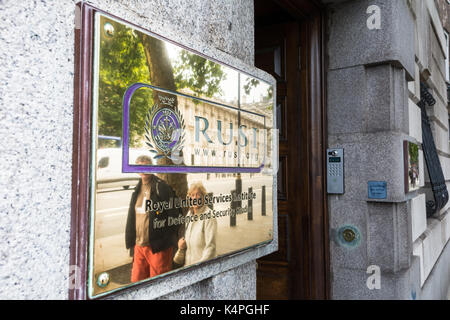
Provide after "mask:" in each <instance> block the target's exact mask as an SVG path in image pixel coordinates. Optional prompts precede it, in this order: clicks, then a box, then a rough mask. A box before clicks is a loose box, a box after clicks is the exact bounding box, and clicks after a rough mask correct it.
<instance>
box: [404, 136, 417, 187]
mask: <svg viewBox="0 0 450 320" xmlns="http://www.w3.org/2000/svg"><path fill="white" fill-rule="evenodd" d="M404 156H405V191H406V192H410V191H414V190H417V189H419V188H420V171H419V168H420V167H419V146H418V145H417V144H415V143H412V142H409V141H404Z"/></svg>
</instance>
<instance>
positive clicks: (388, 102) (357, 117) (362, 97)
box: [328, 64, 409, 134]
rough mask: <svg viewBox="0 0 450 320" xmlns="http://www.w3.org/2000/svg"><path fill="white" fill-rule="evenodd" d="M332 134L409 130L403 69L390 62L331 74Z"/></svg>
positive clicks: (329, 104) (329, 76)
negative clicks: (393, 65)
mask: <svg viewBox="0 0 450 320" xmlns="http://www.w3.org/2000/svg"><path fill="white" fill-rule="evenodd" d="M328 85H329V87H328V118H329V119H333V121H329V123H328V132H329V134H342V133H355V132H379V131H400V132H404V133H408V131H409V119H408V100H407V99H408V91H407V83H406V82H405V79H404V71H403V70H402V69H399V68H396V67H392V66H391V65H389V64H384V65H379V66H373V67H366V68H364V67H362V66H357V67H352V68H346V69H339V70H332V71H330V72H329V74H328Z"/></svg>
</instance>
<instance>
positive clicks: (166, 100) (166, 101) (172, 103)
mask: <svg viewBox="0 0 450 320" xmlns="http://www.w3.org/2000/svg"><path fill="white" fill-rule="evenodd" d="M159 101H161V103H163V104H167V105H169V106H171V107H174V106H175V97H166V96H159Z"/></svg>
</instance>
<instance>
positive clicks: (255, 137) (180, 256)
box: [89, 12, 278, 298]
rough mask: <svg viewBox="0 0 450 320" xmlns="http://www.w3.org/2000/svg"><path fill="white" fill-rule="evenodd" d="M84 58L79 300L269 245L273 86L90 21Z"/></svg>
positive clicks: (140, 34) (120, 26)
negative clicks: (88, 120)
mask: <svg viewBox="0 0 450 320" xmlns="http://www.w3.org/2000/svg"><path fill="white" fill-rule="evenodd" d="M94 56H95V57H94V87H93V88H94V90H93V115H92V117H93V129H92V132H93V135H92V145H93V150H94V152H93V156H92V160H91V164H92V165H91V177H92V181H91V206H90V221H91V226H90V244H89V246H90V250H89V254H90V256H89V296H90V297H91V298H92V297H99V296H102V295H103V294H105V293H110V292H113V291H116V290H118V289H120V288H125V287H129V286H131V285H133V284H135V283H140V282H142V281H148V280H149V279H154V278H155V277H160V276H162V275H165V274H169V273H172V272H176V271H178V270H181V269H184V268H188V267H191V266H194V265H198V264H201V263H203V262H205V261H208V260H211V259H216V258H217V257H221V256H224V255H227V254H230V253H235V252H237V251H240V250H243V249H247V248H250V247H253V246H256V245H260V244H264V243H268V242H270V241H272V235H273V210H272V208H273V203H274V201H275V200H276V198H275V199H274V198H273V194H274V193H273V192H274V190H273V183H274V175H275V173H276V168H275V167H274V166H275V165H276V164H277V161H275V162H273V159H276V152H275V153H274V152H273V151H274V150H275V144H274V142H275V141H274V138H275V139H276V138H277V137H278V136H277V135H276V134H275V132H273V130H272V129H273V125H274V108H273V106H274V98H273V93H274V91H273V87H272V85H270V84H268V83H266V82H264V81H262V80H260V79H257V78H255V77H252V76H250V75H247V74H244V73H242V72H240V71H237V70H235V69H232V68H229V67H227V66H224V65H223V64H220V63H218V62H215V61H212V60H209V59H207V58H205V57H203V56H200V55H198V54H195V53H193V52H191V51H189V50H187V49H184V48H181V47H179V46H177V45H175V44H173V43H171V42H168V41H166V40H162V39H161V38H160V37H158V36H156V35H152V34H150V33H149V32H146V31H143V30H138V29H137V28H136V27H132V26H131V25H129V24H126V23H124V22H120V21H119V20H116V19H113V18H110V17H108V16H106V15H105V14H101V13H98V12H97V13H96V16H95V37H94ZM275 191H276V190H275Z"/></svg>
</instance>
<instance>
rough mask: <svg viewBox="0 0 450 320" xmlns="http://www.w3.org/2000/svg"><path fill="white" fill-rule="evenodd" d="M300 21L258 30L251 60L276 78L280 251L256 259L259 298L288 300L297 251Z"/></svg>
mask: <svg viewBox="0 0 450 320" xmlns="http://www.w3.org/2000/svg"><path fill="white" fill-rule="evenodd" d="M299 34H300V33H299V24H298V23H297V22H290V23H285V24H277V25H271V26H268V27H264V28H257V29H256V31H255V36H256V37H255V39H256V41H255V48H256V50H255V64H256V66H257V67H258V68H261V69H263V70H265V71H267V72H269V73H270V74H272V75H273V76H274V77H275V78H276V79H277V92H276V97H277V114H278V122H277V126H278V129H279V130H280V132H279V135H280V140H279V146H280V148H279V170H278V238H279V250H278V252H275V253H273V254H271V255H269V256H267V257H264V258H262V259H259V260H258V283H257V297H258V299H289V298H290V297H291V292H292V288H291V286H292V279H293V278H295V275H294V274H293V273H294V271H295V270H293V267H294V266H295V265H297V264H296V263H295V261H296V260H298V259H297V256H299V255H301V253H299V252H293V251H292V247H293V245H294V243H293V242H294V241H295V239H293V238H292V234H293V232H292V231H293V230H292V229H293V228H294V225H293V223H294V224H295V222H296V221H298V217H299V216H300V213H299V212H300V211H301V210H302V205H301V196H300V195H299V190H301V189H300V185H299V180H301V179H299V178H300V176H301V175H304V174H305V173H304V172H303V171H301V170H299V168H300V166H299V163H298V160H299V159H300V158H299V153H300V151H301V150H300V148H301V143H300V129H301V123H300V119H301V117H300V104H299V102H300V94H301V93H300V90H299V88H300V76H301V75H300V68H299V45H300V36H299Z"/></svg>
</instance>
